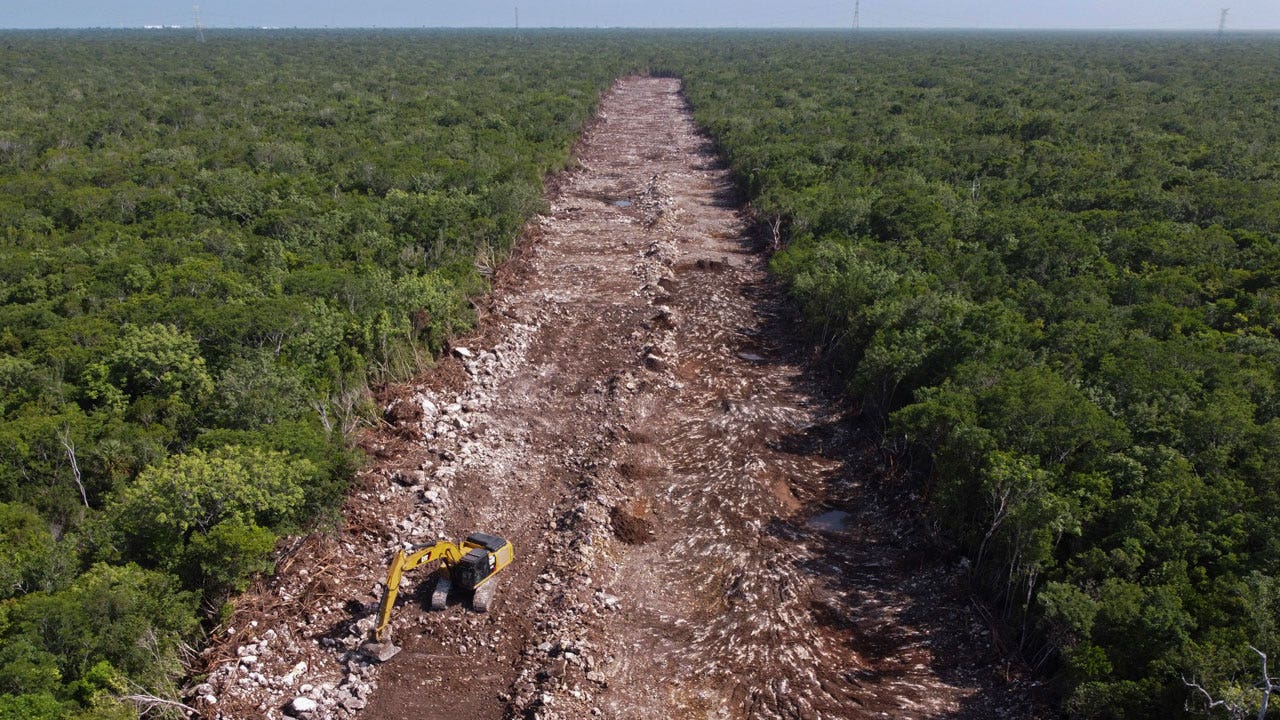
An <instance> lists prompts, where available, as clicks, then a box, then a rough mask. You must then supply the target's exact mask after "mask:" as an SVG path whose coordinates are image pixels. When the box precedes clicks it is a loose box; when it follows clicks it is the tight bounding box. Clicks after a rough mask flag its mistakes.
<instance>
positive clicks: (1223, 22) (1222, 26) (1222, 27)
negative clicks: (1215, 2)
mask: <svg viewBox="0 0 1280 720" xmlns="http://www.w3.org/2000/svg"><path fill="white" fill-rule="evenodd" d="M1229 12H1231V8H1222V13H1221V14H1220V15H1218V39H1219V40H1221V39H1222V36H1223V35H1225V34H1226V32H1227V13H1229Z"/></svg>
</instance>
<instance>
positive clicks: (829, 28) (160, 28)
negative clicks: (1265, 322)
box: [0, 24, 1280, 35]
mask: <svg viewBox="0 0 1280 720" xmlns="http://www.w3.org/2000/svg"><path fill="white" fill-rule="evenodd" d="M201 28H202V29H204V30H270V31H281V30H334V31H341V30H507V31H512V32H523V31H526V30H591V31H596V30H641V31H651V32H657V31H663V32H665V31H672V30H680V31H689V30H721V31H723V30H729V31H733V30H750V31H773V32H778V31H783V32H786V31H792V32H796V31H801V32H802V31H823V32H847V33H851V34H852V33H860V32H903V31H907V32H913V31H914V32H918V31H924V32H939V31H944V32H1152V33H1169V34H1180V33H1207V34H1213V35H1217V34H1220V33H1222V34H1228V35H1246V34H1250V33H1274V32H1280V27H1274V28H1236V29H1230V28H1228V29H1226V30H1223V31H1219V30H1218V29H1217V28H1167V27H1165V28H1159V27H1125V26H1113V27H1065V26H1064V27H1043V26H1039V27H963V26H937V25H908V26H887V25H886V26H873V27H866V26H864V27H860V28H851V27H849V26H847V25H790V26H763V25H754V26H753V25H684V26H679V25H672V26H662V27H659V26H642V25H531V26H528V27H514V26H512V25H202V26H201ZM195 29H196V27H195V26H194V25H161V24H157V25H155V26H151V25H145V24H144V25H45V26H29V27H26V26H24V27H18V26H0V32H9V31H53V30H107V31H117V32H118V31H121V30H145V31H150V32H165V31H169V32H174V31H191V30H195Z"/></svg>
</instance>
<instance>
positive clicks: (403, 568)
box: [373, 540, 462, 643]
mask: <svg viewBox="0 0 1280 720" xmlns="http://www.w3.org/2000/svg"><path fill="white" fill-rule="evenodd" d="M461 559H462V548H459V547H458V546H457V545H455V544H453V543H451V542H449V541H447V540H441V541H440V542H437V543H435V544H433V545H424V546H422V547H418V548H414V549H413V551H411V552H409V553H406V552H405V551H404V550H396V554H395V556H393V557H392V558H391V565H390V567H388V568H387V584H386V587H385V588H383V590H382V604H381V605H380V606H379V607H378V622H377V624H376V625H374V627H373V639H374V642H377V643H381V642H384V641H386V635H387V628H388V627H389V626H390V625H391V610H392V609H393V608H394V607H395V604H396V596H397V595H398V594H400V578H401V577H403V576H404V574H405V573H406V572H408V571H409V570H413V569H414V568H416V567H418V566H419V565H427V564H429V563H433V562H435V561H437V560H441V561H443V562H444V563H445V565H453V564H455V563H457V562H458V561H459V560H461Z"/></svg>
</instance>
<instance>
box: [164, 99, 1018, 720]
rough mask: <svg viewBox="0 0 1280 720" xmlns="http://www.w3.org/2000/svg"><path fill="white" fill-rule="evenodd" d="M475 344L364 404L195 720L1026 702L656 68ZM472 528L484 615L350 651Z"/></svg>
mask: <svg viewBox="0 0 1280 720" xmlns="http://www.w3.org/2000/svg"><path fill="white" fill-rule="evenodd" d="M578 157H579V159H580V161H579V164H578V167H576V168H575V169H574V170H572V171H570V172H567V173H565V174H564V175H563V176H561V177H558V178H555V179H554V181H553V183H552V190H551V191H550V193H549V198H548V200H549V203H550V210H549V212H548V213H547V214H546V215H545V216H542V217H540V218H538V219H537V221H536V222H535V223H533V224H532V225H531V226H530V227H529V228H528V230H527V232H526V235H525V238H524V239H523V240H522V242H521V244H520V246H519V248H518V250H517V252H516V255H515V257H514V258H513V259H512V260H511V261H509V262H508V263H507V265H506V266H505V267H504V268H503V270H502V271H501V273H500V274H499V276H498V278H497V282H496V284H495V291H494V293H493V295H492V296H491V298H489V300H488V301H487V302H488V304H487V305H486V306H485V307H484V312H483V317H482V318H481V323H480V329H479V330H478V331H477V333H476V334H475V335H474V336H473V337H471V338H467V339H465V340H463V341H459V343H458V344H457V345H456V346H455V347H454V348H453V349H452V352H451V355H450V357H448V358H447V359H445V360H444V361H443V362H441V363H440V365H439V366H438V367H436V368H434V369H432V370H431V371H430V372H428V373H426V374H425V375H424V376H423V377H422V378H420V379H419V380H418V381H417V382H416V383H414V384H410V385H406V386H403V387H397V388H389V389H388V390H387V391H386V392H385V393H384V395H383V397H382V401H383V404H384V407H385V411H386V412H385V417H386V423H385V427H383V428H381V429H380V430H379V431H378V432H377V433H373V434H371V435H370V436H369V437H368V438H366V440H365V444H366V446H367V449H368V450H369V452H370V454H371V455H372V456H373V457H374V458H375V462H373V463H371V464H370V466H369V467H367V468H366V469H365V470H364V471H363V472H362V473H361V475H360V478H359V482H358V486H357V489H356V490H355V491H354V492H353V493H352V495H351V497H350V499H349V501H348V503H347V506H346V508H345V509H344V518H345V523H344V525H343V527H342V528H340V530H339V531H338V532H336V533H327V534H316V535H313V536H308V537H305V538H298V539H296V540H295V541H294V542H293V543H292V545H291V546H290V547H289V548H287V549H286V550H285V551H284V552H283V554H282V557H281V561H280V563H279V572H278V573H277V575H276V577H274V578H273V579H271V580H270V581H266V582H264V583H263V584H262V585H260V586H259V587H257V588H255V589H254V590H253V591H251V592H250V593H248V594H247V595H246V596H245V597H243V598H242V599H241V600H240V601H239V602H238V605H237V612H236V615H235V617H234V618H233V620H232V622H231V626H230V627H228V628H227V629H226V631H225V632H224V633H223V635H222V636H220V637H219V638H218V639H217V641H216V642H215V643H213V645H212V646H211V647H210V648H209V649H208V650H207V651H206V652H205V655H204V662H205V664H206V665H207V666H208V668H209V669H210V670H209V673H208V674H207V677H202V678H200V680H201V682H199V683H198V684H194V685H193V687H191V688H190V698H189V703H190V704H192V705H193V706H195V707H197V708H199V710H200V711H201V713H202V714H203V715H204V716H206V717H209V718H250V717H263V718H282V717H289V716H292V717H298V718H315V719H317V720H318V719H321V718H355V717H360V718H393V719H394V718H427V719H430V718H459V717H465V718H473V719H475V720H483V719H485V718H503V717H529V718H566V719H571V718H588V717H606V718H652V717H666V718H747V717H750V718H815V719H816V718H878V717H885V718H890V717H891V718H992V717H1019V718H1025V717H1035V716H1037V715H1039V714H1040V712H1041V711H1040V709H1039V707H1038V706H1037V705H1036V704H1035V703H1034V702H1033V701H1032V700H1030V699H1029V698H1030V697H1032V696H1033V695H1034V694H1035V693H1034V692H1033V691H1034V686H1033V684H1032V683H1030V682H1028V681H1025V680H1023V679H1021V678H1020V676H1019V673H1018V672H1017V669H1016V666H1015V665H1013V664H1011V663H1008V662H1006V661H1004V660H1003V659H1002V657H1001V656H1000V655H999V654H998V653H997V652H996V650H995V647H996V646H997V645H998V643H996V642H995V638H993V635H992V631H991V629H990V628H989V626H988V625H987V624H986V623H985V622H983V621H982V617H983V614H982V612H981V607H980V605H979V604H978V603H976V602H975V601H974V600H973V599H972V598H971V596H970V595H969V593H968V591H967V590H966V586H965V584H964V582H963V569H962V568H961V565H960V559H959V558H958V557H956V556H954V555H953V554H951V553H948V552H945V550H944V549H940V548H937V547H934V546H933V545H931V544H930V542H929V540H928V539H927V538H928V533H926V532H924V531H923V528H924V523H923V521H922V519H921V517H920V516H919V514H918V512H917V511H916V508H917V507H918V505H919V503H918V502H917V499H916V498H914V497H912V495H911V492H910V487H909V485H908V484H906V483H903V482H901V481H900V480H899V478H898V476H897V475H896V474H895V472H894V469H893V467H892V463H891V462H889V461H888V460H887V459H886V458H884V457H883V456H882V455H881V454H880V453H879V452H878V451H877V449H876V444H875V443H874V442H873V441H872V440H871V439H870V438H869V437H867V436H866V435H865V434H864V433H863V432H862V431H861V430H860V429H859V424H858V422H857V419H856V418H854V417H849V416H848V415H847V406H846V405H845V401H844V400H843V399H842V398H841V396H840V395H839V393H838V392H836V391H835V390H833V389H832V388H831V387H828V386H827V385H826V384H825V383H824V380H823V378H822V377H821V375H820V373H818V372H816V371H815V370H814V368H813V367H811V366H810V361H811V359H812V355H811V352H810V351H809V349H807V348H806V347H805V346H804V345H803V344H802V342H801V341H800V340H799V338H798V336H797V335H796V333H795V327H794V326H795V318H794V317H793V316H792V315H791V313H790V311H789V310H788V309H787V306H786V304H785V303H784V302H783V300H782V298H781V296H780V293H779V290H778V288H776V287H775V286H774V285H773V283H772V282H771V280H770V279H769V277H768V275H767V273H766V258H765V255H764V253H762V252H761V249H762V246H761V243H758V242H756V239H755V237H754V236H753V232H752V228H751V225H750V224H749V222H748V221H747V219H746V217H745V216H744V215H743V214H742V210H741V207H740V204H739V202H738V199H737V198H736V197H735V195H734V192H733V185H732V182H731V179H730V178H729V176H728V173H727V171H726V169H725V168H724V167H723V165H722V164H721V162H720V160H719V159H718V158H717V157H716V156H715V154H714V151H713V149H712V147H711V144H710V143H709V141H708V140H707V139H706V138H705V137H704V136H703V135H701V134H700V133H699V132H698V130H697V128H696V127H695V126H694V124H693V121H692V119H691V117H690V114H689V111H688V108H687V106H686V103H685V100H684V98H683V95H682V94H681V92H680V85H679V82H678V81H676V80H672V79H659V78H627V79H624V80H621V81H619V82H618V84H617V85H615V87H614V88H613V89H612V90H611V91H610V92H609V93H608V94H607V95H606V97H605V98H604V100H603V102H602V107H601V111H600V114H599V117H598V119H597V121H596V122H595V123H594V124H593V126H592V127H591V128H590V129H589V131H588V132H587V133H586V135H585V136H584V138H583V140H582V142H581V144H580V148H579V153H578ZM473 530H480V531H484V532H488V533H492V534H496V535H501V536H503V537H506V538H508V539H509V540H511V542H512V543H513V545H514V547H515V550H516V561H515V563H514V564H513V565H512V566H511V568H509V569H508V570H506V571H504V572H503V573H502V575H501V576H500V579H499V581H500V582H501V587H500V590H499V593H498V599H497V601H496V602H495V605H494V607H493V608H492V609H491V610H490V612H488V613H487V614H479V613H475V612H472V611H471V610H469V609H468V608H467V607H466V602H465V598H464V599H461V600H460V601H458V602H455V603H454V604H452V605H451V606H450V607H449V608H448V609H447V610H445V611H443V612H429V611H428V610H427V609H426V594H425V593H426V592H429V586H430V583H429V582H427V573H425V572H415V573H411V574H410V575H408V576H407V577H406V579H405V581H404V583H403V584H402V588H401V594H400V598H401V600H400V602H399V603H398V606H397V608H396V612H395V615H394V618H393V628H394V638H395V641H396V643H397V644H399V645H401V646H402V647H403V648H404V649H403V651H402V652H401V653H400V654H398V655H396V656H395V657H394V658H392V659H391V660H389V661H388V662H386V663H384V664H377V663H374V662H372V661H370V660H369V659H368V658H366V657H365V656H364V655H363V654H361V653H360V651H359V646H360V644H361V643H362V642H363V641H364V640H365V639H366V637H367V636H368V633H369V630H370V628H371V627H372V623H373V617H372V616H373V613H374V611H375V610H376V607H377V602H378V599H379V597H380V596H381V591H382V587H381V583H382V578H383V577H384V575H385V572H386V563H387V561H388V560H389V558H390V556H391V553H392V552H393V551H394V550H395V549H396V548H401V547H410V546H413V545H417V544H422V543H426V542H430V541H433V540H435V539H438V538H448V539H452V540H455V541H456V540H458V539H460V538H461V537H463V536H464V535H466V534H467V533H469V532H471V531H473Z"/></svg>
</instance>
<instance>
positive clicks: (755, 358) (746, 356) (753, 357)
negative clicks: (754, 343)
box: [738, 352, 764, 363]
mask: <svg viewBox="0 0 1280 720" xmlns="http://www.w3.org/2000/svg"><path fill="white" fill-rule="evenodd" d="M738 357H740V358H742V359H743V360H746V361H748V362H755V363H758V362H764V356H762V355H757V354H755V353H753V352H740V353H738Z"/></svg>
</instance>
